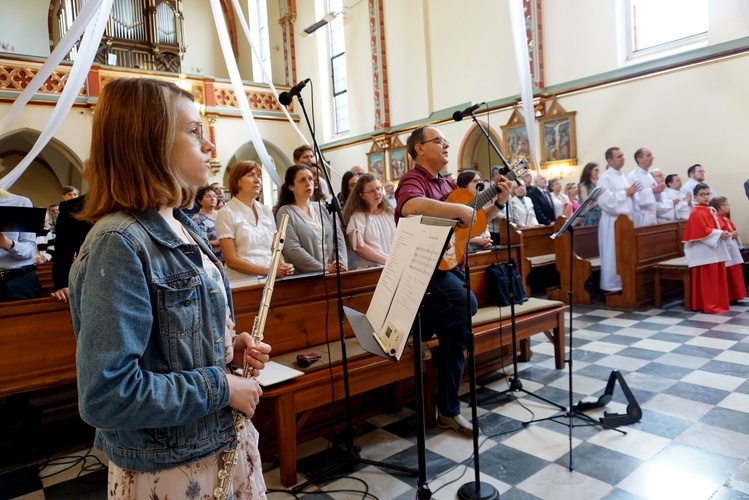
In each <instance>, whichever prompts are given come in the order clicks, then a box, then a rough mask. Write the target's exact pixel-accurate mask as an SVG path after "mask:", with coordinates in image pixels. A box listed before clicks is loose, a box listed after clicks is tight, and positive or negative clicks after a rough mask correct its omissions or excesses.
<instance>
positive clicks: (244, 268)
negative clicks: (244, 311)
mask: <svg viewBox="0 0 749 500" xmlns="http://www.w3.org/2000/svg"><path fill="white" fill-rule="evenodd" d="M262 189H263V175H262V171H261V169H260V165H258V164H257V163H255V162H254V161H239V162H237V163H235V164H234V165H233V166H232V167H231V168H230V169H229V191H230V192H231V194H232V199H231V200H229V201H228V202H227V203H226V205H224V207H223V208H222V209H221V210H219V211H218V215H217V216H216V233H218V239H219V243H220V244H221V253H222V254H223V255H224V260H225V262H226V267H227V275H228V276H229V280H230V281H232V282H234V281H238V280H243V279H247V278H251V277H255V278H257V277H258V276H267V275H268V268H269V267H270V260H271V250H272V247H273V237H274V236H275V234H276V221H275V219H274V218H273V213H272V212H271V210H270V208H268V207H266V206H265V205H263V204H262V203H260V202H259V201H257V197H258V196H259V195H260V193H261V191H262ZM293 272H294V266H293V265H291V264H287V263H284V262H281V264H279V266H278V274H277V276H278V277H283V276H286V275H289V274H292V273H293Z"/></svg>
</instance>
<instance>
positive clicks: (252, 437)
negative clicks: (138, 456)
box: [107, 420, 266, 500]
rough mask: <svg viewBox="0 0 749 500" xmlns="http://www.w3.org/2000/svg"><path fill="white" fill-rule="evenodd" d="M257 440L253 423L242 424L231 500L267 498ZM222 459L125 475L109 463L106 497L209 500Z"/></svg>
mask: <svg viewBox="0 0 749 500" xmlns="http://www.w3.org/2000/svg"><path fill="white" fill-rule="evenodd" d="M258 437H259V434H258V432H257V430H256V429H255V427H254V426H253V425H252V422H250V421H249V420H245V428H244V431H242V433H241V434H240V436H239V449H238V452H237V466H236V467H235V469H234V479H233V483H232V486H233V491H234V497H233V498H234V500H248V499H264V498H266V497H265V480H264V479H263V467H262V463H261V461H260V452H259V451H258ZM221 455H222V454H221V453H219V454H216V455H211V456H209V457H206V458H203V459H202V460H198V461H196V462H190V463H188V464H184V465H180V466H178V467H173V468H171V469H164V470H160V471H157V472H133V471H128V470H124V469H121V468H120V467H118V466H117V465H115V464H114V463H113V462H112V461H110V462H109V484H108V486H107V493H108V495H107V496H108V498H116V499H127V500H136V499H141V498H147V499H149V500H160V499H163V500H166V499H169V498H186V499H191V500H192V499H205V500H208V499H212V498H213V490H214V489H215V488H216V487H217V486H218V470H219V467H223V459H222V457H221ZM229 498H232V497H231V496H230V497H229Z"/></svg>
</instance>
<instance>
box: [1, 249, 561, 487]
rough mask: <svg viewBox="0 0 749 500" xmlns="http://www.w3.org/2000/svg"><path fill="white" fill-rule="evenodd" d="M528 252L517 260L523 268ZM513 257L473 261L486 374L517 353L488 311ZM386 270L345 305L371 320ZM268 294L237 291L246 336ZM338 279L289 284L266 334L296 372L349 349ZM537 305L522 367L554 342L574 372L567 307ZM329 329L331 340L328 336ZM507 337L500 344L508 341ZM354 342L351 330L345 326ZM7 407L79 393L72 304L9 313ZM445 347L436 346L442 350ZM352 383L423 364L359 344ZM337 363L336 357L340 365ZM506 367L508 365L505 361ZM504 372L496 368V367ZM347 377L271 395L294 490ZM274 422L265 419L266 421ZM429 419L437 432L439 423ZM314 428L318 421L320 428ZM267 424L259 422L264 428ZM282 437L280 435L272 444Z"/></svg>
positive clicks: (268, 413) (286, 474)
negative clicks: (300, 365)
mask: <svg viewBox="0 0 749 500" xmlns="http://www.w3.org/2000/svg"><path fill="white" fill-rule="evenodd" d="M519 251H520V248H519V247H513V248H512V255H513V257H514V258H516V259H519ZM505 255H506V254H505V253H504V252H503V251H502V250H500V251H499V253H498V254H497V253H494V252H479V253H476V254H472V255H471V256H470V257H469V258H470V262H471V264H472V271H471V276H472V287H473V289H474V290H475V292H476V293H477V297H478V298H479V305H480V306H481V307H482V309H481V310H480V311H479V314H477V315H476V317H475V318H474V325H475V327H474V332H475V335H476V353H477V360H479V362H481V358H479V357H478V355H483V356H485V358H486V359H487V361H486V362H485V363H483V364H481V365H480V366H479V367H478V369H479V371H480V370H481V369H487V368H486V367H488V366H494V365H495V364H496V363H497V362H498V361H497V358H498V354H499V353H500V352H502V351H503V350H506V349H507V346H509V345H510V344H511V335H510V320H509V318H508V315H509V308H503V309H502V311H501V316H500V310H499V308H497V307H496V306H490V305H488V303H487V300H488V293H487V290H488V288H487V282H486V273H485V270H486V268H487V267H488V266H489V265H491V264H493V263H495V262H497V261H499V262H503V261H504V257H505ZM379 275H380V269H368V270H361V271H353V272H348V273H344V274H343V275H342V276H341V280H342V295H343V302H344V304H345V305H347V306H349V307H351V308H353V309H356V310H359V311H365V310H366V309H367V307H368V305H369V302H370V300H371V296H372V294H373V292H374V289H375V287H376V284H377V281H378V279H379ZM262 288H263V287H262V285H254V286H251V287H245V288H243V289H236V290H234V291H233V297H234V305H235V312H236V319H237V328H238V329H239V330H240V331H241V330H248V331H249V330H250V329H251V327H252V323H253V320H254V317H255V315H256V314H257V309H258V304H259V301H260V297H261V295H262ZM336 294H337V288H336V283H335V276H326V277H325V278H321V277H319V276H313V277H306V278H299V279H295V280H288V281H287V280H280V281H279V282H277V283H276V286H275V290H274V294H273V300H272V303H271V309H270V312H269V315H268V320H267V323H266V328H265V332H264V333H265V339H266V341H267V342H268V343H270V344H271V345H272V347H273V353H272V356H273V359H274V360H277V361H278V360H282V359H283V357H284V356H285V355H286V357H287V358H288V359H287V361H286V363H289V362H291V364H292V366H293V365H294V363H293V360H294V359H295V353H297V352H310V351H313V350H315V349H317V348H319V347H320V346H325V349H324V350H325V351H326V350H327V346H328V343H330V346H331V350H332V351H335V349H336V346H337V345H339V344H340V342H339V329H338V317H337V312H336V309H337V304H336ZM539 300H540V299H531V301H529V302H528V303H527V304H524V305H523V306H517V309H516V312H517V322H516V325H517V329H516V333H517V339H518V343H519V345H518V352H519V359H521V360H527V359H529V357H530V354H531V352H530V337H531V336H532V335H534V334H536V333H540V332H544V333H545V334H546V335H547V336H548V337H549V338H550V339H552V342H553V343H554V346H555V351H556V357H555V360H556V364H557V367H558V368H562V367H563V365H564V360H563V357H564V310H565V307H564V306H563V305H562V304H560V303H555V302H548V301H540V302H539ZM326 325H327V330H328V334H327V335H326ZM500 330H501V331H503V332H505V334H502V335H498V334H497V333H498V332H499V331H500ZM344 331H345V334H346V336H347V337H351V336H352V334H353V332H351V330H350V327H349V325H348V323H347V322H345V325H344ZM0 332H2V335H0V356H2V358H3V363H2V364H0V397H2V396H7V395H11V394H16V393H21V392H28V391H33V390H38V389H43V388H48V387H54V386H57V385H60V384H67V383H74V382H75V380H76V372H75V340H74V335H73V328H72V321H71V318H70V310H69V308H68V305H67V304H64V303H61V302H59V301H57V300H55V299H52V298H42V299H35V300H28V301H20V302H11V303H4V304H0ZM435 342H436V341H434V340H433V341H431V343H432V345H434V343H435ZM348 345H349V346H350V347H349V348H347V350H348V354H349V363H348V375H349V385H350V392H351V395H352V396H354V395H357V394H363V393H366V392H367V391H371V390H373V389H377V388H385V387H388V386H390V387H391V388H392V387H393V384H396V385H395V388H394V389H391V390H394V391H395V395H396V398H395V399H396V400H397V399H398V384H400V383H401V382H407V383H408V382H411V381H412V378H413V362H412V359H413V358H412V356H411V353H410V352H408V351H404V354H403V357H402V358H401V361H400V362H399V363H393V362H392V361H389V360H386V359H384V358H382V357H380V356H376V355H372V354H369V353H364V352H356V350H357V347H358V344H357V343H356V342H355V341H354V340H353V339H350V340H349V341H348ZM333 357H335V356H333ZM499 362H504V361H503V360H500V361H499ZM492 363H494V364H492ZM431 367H432V365H431V360H427V361H425V362H424V365H423V367H422V368H423V369H424V370H425V400H426V402H427V405H428V406H427V408H433V394H434V379H433V370H432V368H431ZM343 397H344V390H343V370H342V366H341V364H340V363H339V364H331V365H328V366H324V369H318V370H316V371H310V372H308V373H306V374H305V375H303V376H301V377H298V378H296V379H293V380H290V381H287V382H283V383H280V384H278V385H275V386H272V387H268V388H267V390H266V391H265V393H264V394H263V397H262V399H263V404H261V405H260V406H259V411H258V414H256V417H257V418H258V420H262V419H263V418H266V422H265V423H266V424H268V425H271V426H273V427H275V434H276V441H277V446H278V454H279V462H280V467H281V481H282V483H283V484H284V485H291V484H294V483H296V445H297V432H298V431H299V430H300V429H301V428H302V426H303V425H304V424H305V422H307V421H308V419H310V417H311V414H312V412H313V411H314V410H316V409H319V408H321V407H324V406H326V405H329V404H332V403H334V402H336V401H340V400H342V399H343ZM264 413H265V417H264V416H263V415H264ZM432 413H433V412H431V411H430V412H428V413H427V416H428V417H429V420H430V421H431V422H432V423H433V422H434V418H435V416H434V415H433V414H432ZM310 420H311V419H310ZM262 426H263V422H262V421H260V422H258V427H259V428H262ZM271 436H272V434H271Z"/></svg>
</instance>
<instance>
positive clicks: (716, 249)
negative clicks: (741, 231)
mask: <svg viewBox="0 0 749 500" xmlns="http://www.w3.org/2000/svg"><path fill="white" fill-rule="evenodd" d="M709 201H710V186H708V185H707V184H705V183H702V182H701V183H699V184H697V185H696V186H695V187H694V203H695V205H694V209H693V210H692V213H691V214H690V215H689V219H688V220H687V226H686V228H685V229H684V239H683V241H684V256H685V257H686V258H687V265H688V266H689V270H690V272H691V275H692V276H691V277H692V309H693V310H695V311H702V312H705V313H726V312H728V310H729V308H728V302H729V299H728V279H727V275H726V262H727V261H730V260H731V255H730V253H729V251H728V245H727V244H726V240H729V239H730V238H731V234H730V233H729V232H728V231H723V230H721V229H720V222H718V216H717V214H716V212H715V209H714V208H712V207H711V206H710V205H709V204H708V202H709Z"/></svg>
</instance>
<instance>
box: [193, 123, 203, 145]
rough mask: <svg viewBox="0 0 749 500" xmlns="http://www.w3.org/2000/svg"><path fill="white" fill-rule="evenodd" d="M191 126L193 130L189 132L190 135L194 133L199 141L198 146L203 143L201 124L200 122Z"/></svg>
mask: <svg viewBox="0 0 749 500" xmlns="http://www.w3.org/2000/svg"><path fill="white" fill-rule="evenodd" d="M191 125H193V126H194V127H195V130H194V131H193V130H191V131H190V133H194V134H195V137H196V138H197V139H198V141H200V144H203V142H205V135H203V124H202V123H200V122H192V123H191Z"/></svg>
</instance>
